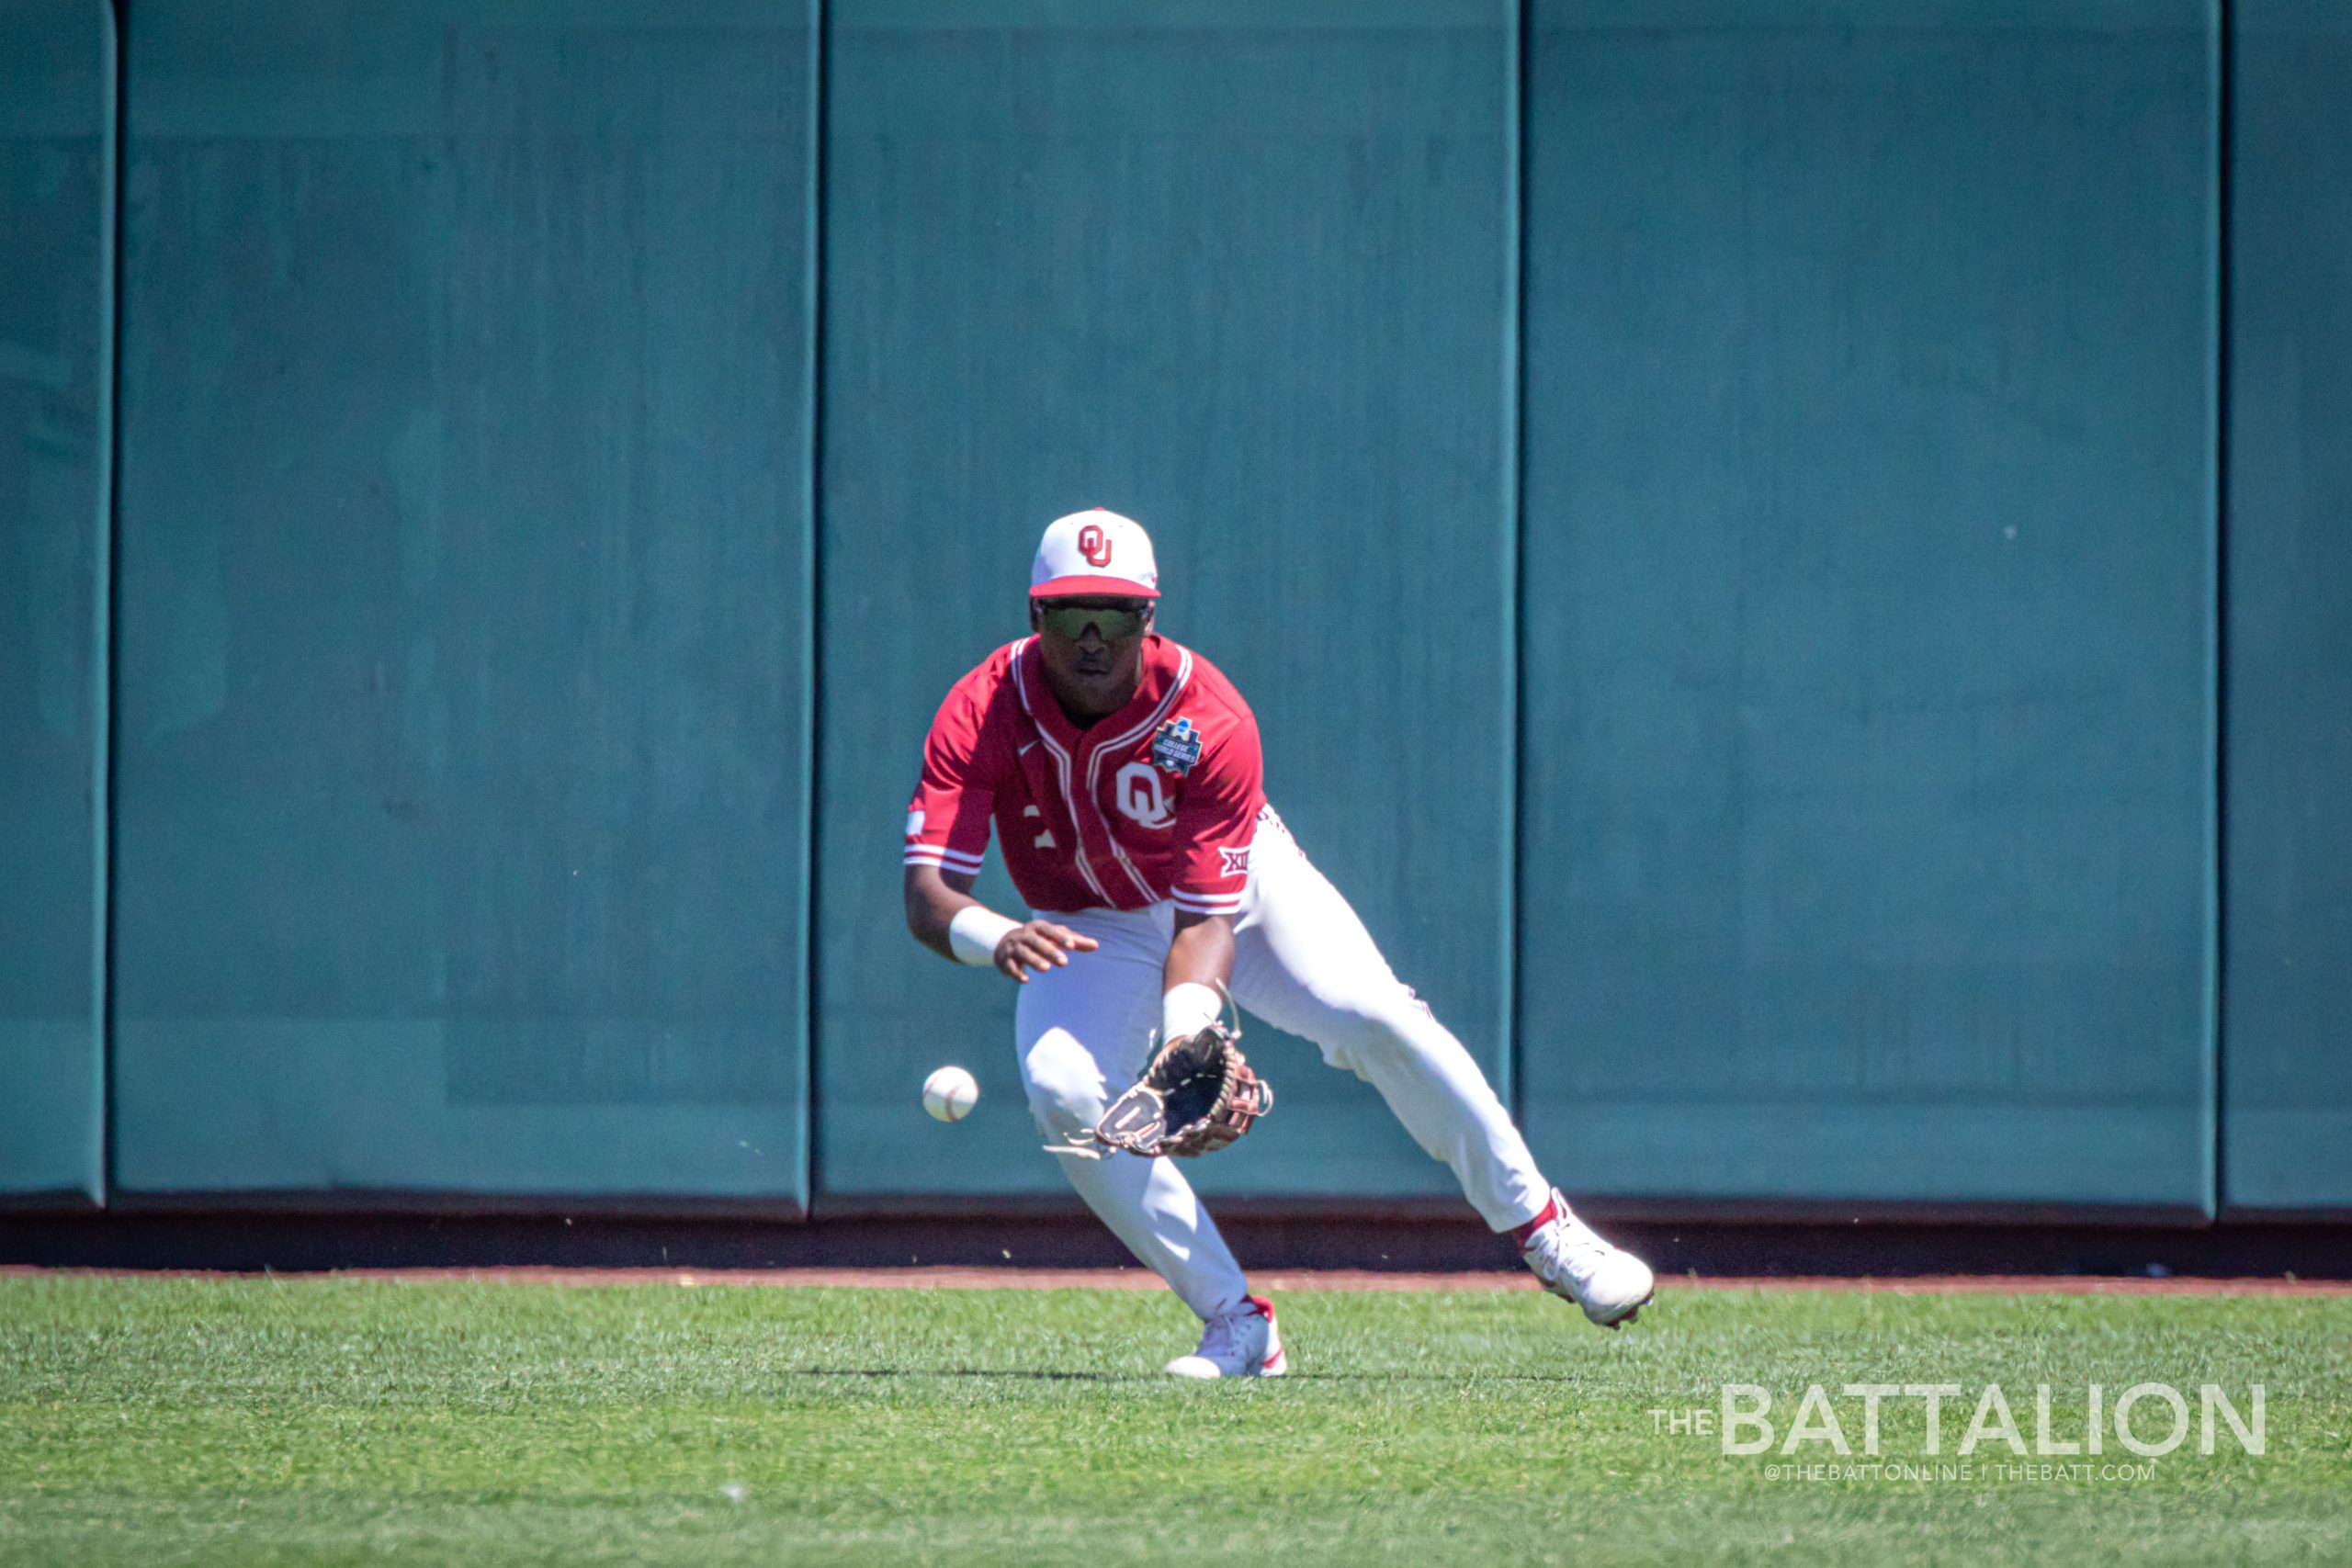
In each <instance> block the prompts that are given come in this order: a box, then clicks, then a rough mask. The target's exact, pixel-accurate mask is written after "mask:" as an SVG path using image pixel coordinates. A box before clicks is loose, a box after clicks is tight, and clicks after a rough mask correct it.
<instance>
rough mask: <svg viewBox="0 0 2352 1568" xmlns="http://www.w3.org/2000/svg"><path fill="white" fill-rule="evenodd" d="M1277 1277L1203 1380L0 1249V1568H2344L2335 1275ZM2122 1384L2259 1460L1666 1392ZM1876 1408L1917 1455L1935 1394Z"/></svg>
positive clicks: (1008, 1342)
mask: <svg viewBox="0 0 2352 1568" xmlns="http://www.w3.org/2000/svg"><path fill="white" fill-rule="evenodd" d="M1279 1304H1280V1306H1281V1309H1282V1314H1283V1328H1284V1332H1285V1337H1287V1339H1288V1340H1289V1341H1290V1344H1291V1347H1292V1360H1293V1365H1294V1367H1295V1373H1294V1375H1293V1376H1292V1377H1290V1378H1288V1379H1286V1380H1283V1381H1281V1382H1269V1383H1263V1384H1246V1383H1245V1384H1232V1385H1213V1386H1206V1387H1203V1386H1196V1385H1186V1384H1180V1383H1173V1382H1168V1381H1166V1380H1163V1379H1161V1378H1159V1376H1158V1375H1157V1368H1158V1367H1159V1363H1160V1362H1161V1361H1162V1360H1164V1359H1167V1358H1168V1357H1169V1356H1170V1355H1173V1354H1176V1353H1178V1352H1179V1351H1182V1350H1183V1349H1187V1348H1190V1345H1191V1342H1192V1339H1193V1336H1194V1333H1195V1332H1196V1325H1194V1324H1193V1320H1192V1319H1191V1318H1190V1316H1189V1315H1188V1314H1186V1313H1185V1312H1184V1311H1183V1310H1182V1307H1181V1306H1180V1305H1178V1304H1177V1303H1175V1302H1174V1301H1173V1300H1172V1298H1168V1297H1164V1296H1160V1295H1138V1294H1136V1293H1134V1292H1115V1291H1091V1290H1059V1291H1018V1292H1012V1291H1009V1292H978V1291H940V1292H917V1291H906V1290H888V1291H860V1290H852V1289H839V1288H834V1289H824V1290H786V1289H769V1290H708V1289H684V1288H680V1287H678V1286H676V1285H652V1286H632V1287H618V1288H595V1289H579V1288H565V1287H553V1286H537V1285H533V1286H516V1285H511V1284H477V1283H458V1282H447V1283H431V1284H415V1283H404V1282H402V1283H394V1282H384V1281H357V1280H334V1279H325V1280H320V1279H309V1280H235V1281H222V1280H141V1279H92V1278H53V1279H42V1278H34V1279H22V1278H19V1279H9V1280H0V1562H126V1561H129V1562H142V1563H145V1562H158V1563H161V1562H359V1561H369V1560H375V1559H379V1558H381V1557H383V1556H385V1555H387V1554H396V1555H397V1556H398V1557H399V1558H401V1560H403V1561H419V1562H424V1561H431V1562H574V1563H576V1562H694V1563H697V1564H703V1563H712V1562H779V1561H790V1562H855V1561H940V1562H949V1561H953V1562H974V1561H985V1562H1102V1561H1103V1560H1104V1559H1105V1558H1120V1559H1123V1560H1126V1561H1136V1560H1167V1561H1182V1562H1243V1561H1263V1560H1264V1559H1265V1558H1267V1557H1269V1556H1277V1555H1278V1556H1280V1557H1282V1558H1283V1559H1284V1560H1285V1561H1287V1562H1325V1561H1342V1560H1344V1561H1358V1562H1391V1561H1404V1560H1408V1559H1410V1560H1413V1561H1418V1562H1460V1561H1468V1560H1473V1559H1480V1560H1484V1559H1493V1560H1498V1561H1512V1562H1526V1561H1539V1562H1541V1561H1550V1562H1571V1561H1573V1562H1578V1563H1587V1564H1589V1563H1595V1562H1665V1561H1674V1562H1736V1561H1746V1560H1749V1559H1750V1558H1752V1557H1755V1556H1769V1555H1773V1554H1775V1553H1782V1554H1785V1553H1787V1552H1789V1551H1791V1550H1792V1549H1796V1556H1795V1559H1793V1560H1802V1561H1833V1562H1857V1563H1863V1562H1868V1563H1883V1562H1985V1561H1988V1560H1989V1561H2004V1560H2007V1561H2051V1560H2062V1559H2063V1560H2068V1561H2076V1562H2216V1561H2282V1562H2286V1561H2307V1562H2338V1561H2346V1560H2352V1526H2347V1525H2346V1520H2345V1515H2346V1503H2347V1502H2352V1300H2346V1299H2343V1298H2277V1297H2273V1298H2251V1297H2249V1298H2227V1297H2182V1298H2166V1297H2082V1296H2048V1295H2041V1296H2017V1297H2001V1296H1892V1295H1870V1294H1853V1293H1843V1292H1820V1293H1807V1292H1777V1291H1775V1292H1679V1293H1675V1294H1672V1295H1669V1296H1668V1297H1666V1298H1663V1299H1661V1301H1660V1302H1659V1303H1657V1305H1656V1306H1654V1307H1652V1308H1650V1309H1647V1310H1645V1313H1644V1314H1643V1320H1642V1322H1641V1323H1640V1324H1639V1325H1636V1326H1635V1327H1634V1328H1632V1329H1629V1330H1626V1331H1624V1332H1623V1333H1621V1334H1603V1333H1600V1332H1598V1331H1596V1330H1593V1329H1591V1328H1589V1327H1588V1326H1586V1325H1584V1324H1583V1323H1582V1322H1581V1320H1580V1319H1579V1318H1578V1317H1577V1315H1576V1314H1574V1313H1573V1311H1571V1310H1569V1309H1567V1308H1566V1307H1564V1306H1563V1305H1562V1303H1557V1302H1555V1301H1552V1300H1550V1299H1548V1298H1545V1297H1543V1296H1540V1295H1533V1294H1529V1293H1524V1292H1488V1291H1478V1292H1459V1293H1447V1292H1413V1293H1397V1294H1382V1293H1376V1292H1308V1291H1300V1292H1291V1293H1289V1294H1287V1295H1285V1296H1283V1298H1281V1301H1280V1303H1279ZM1725 1382H1740V1383H1753V1384H1759V1385H1762V1386H1764V1387H1766V1388H1767V1389H1770V1390H1771V1391H1772V1392H1773V1394H1774V1400H1775V1405H1774V1410H1773V1418H1774V1420H1775V1423H1776V1426H1777V1427H1779V1429H1780V1430H1781V1431H1782V1432H1785V1431H1786V1429H1787V1427H1788V1420H1789V1417H1790V1416H1791V1415H1792V1414H1793V1412H1794V1408H1795V1405H1796V1404H1797V1401H1798V1398H1799V1396H1800V1395H1801V1394H1802V1393H1803V1391H1804V1388H1805V1387H1806V1386H1807V1385H1808V1384H1811V1383H1816V1382H1818V1383H1821V1384H1824V1385H1826V1387H1827V1388H1828V1390H1829V1391H1830V1393H1832V1394H1833V1395H1835V1394H1837V1393H1838V1391H1839V1390H1840V1389H1841V1388H1842V1387H1843V1386H1844V1385H1845V1384H1847V1383H1849V1382H1886V1383H1925V1382H1956V1383H1960V1384H1962V1386H1963V1387H1964V1388H1965V1390H1966V1391H1967V1393H1966V1397H1965V1398H1963V1399H1962V1400H1958V1401H1954V1402H1952V1403H1951V1404H1950V1405H1948V1406H1947V1408H1946V1410H1945V1413H1944V1416H1943V1445H1944V1447H1945V1450H1946V1451H1947V1456H1949V1455H1950V1454H1951V1450H1953V1449H1954V1448H1955V1447H1956V1446H1957V1444H1958V1442H1959V1439H1960V1438H1961V1435H1962V1430H1963V1429H1964V1427H1965V1426H1966V1425H1967V1422H1968V1418H1969V1415H1970V1412H1971V1410H1972V1409H1973V1405H1974V1403H1975V1399H1976V1396H1977V1395H1978V1393H1979V1392H1980V1390H1981V1389H1982V1387H1983V1385H1984V1384H1985V1383H1987V1382H1998V1383H2000V1384H2001V1385H2002V1386H2003V1388H2004V1390H2005V1391H2006V1392H2007V1394H2008V1396H2009V1398H2010V1402H2011V1404H2012V1405H2013V1407H2014V1410H2015V1414H2016V1415H2017V1416H2018V1422H2019V1425H2020V1427H2022V1428H2023V1430H2024V1432H2025V1433H2026V1435H2027V1437H2028V1438H2029V1440H2030V1438H2031V1437H2032V1433H2033V1412H2032V1402H2033V1398H2034V1389H2035V1387H2036V1385H2037V1384H2041V1383H2048V1384H2050V1385H2051V1386H2052V1410H2053V1422H2052V1426H2053V1433H2054V1435H2057V1436H2059V1437H2061V1438H2066V1437H2075V1438H2079V1436H2080V1431H2081V1427H2082V1426H2083V1420H2084V1410H2083V1406H2084V1401H2085V1390H2086V1385H2087V1384H2089V1383H2092V1382H2098V1383H2101V1384H2103V1385H2104V1387H2105V1389H2106V1397H2107V1399H2108V1400H2109V1403H2110V1404H2111V1402H2112V1401H2113V1399H2114V1398H2115V1396H2116V1395H2117V1394H2118V1393H2120V1391H2121V1390H2122V1389H2123V1388H2125V1387H2128V1386H2130V1385H2131V1384H2132V1383H2136V1382H2167V1383H2171V1384H2173V1385H2175V1386H2177V1387H2178V1388H2180V1389H2182V1390H2183V1391H2184V1393H2187V1394H2188V1397H2189V1398H2190V1400H2191V1401H2192V1414H2193V1402H2194V1400H2195V1398H2196V1389H2197V1387H2198V1386H2199V1384H2202V1383H2207V1382H2211V1383H2218V1384H2220V1385H2222V1387H2223V1388H2225V1389H2226V1390H2228V1391H2229V1393H2231V1395H2232V1397H2233V1399H2234V1400H2235V1401H2236V1402H2237V1403H2238V1404H2239V1405H2240V1407H2241V1408H2242V1409H2243V1408H2244V1406H2245V1390H2246V1389H2247V1388H2248V1386H2249V1385H2251V1384H2254V1383H2257V1382H2258V1383H2262V1384H2264V1385H2265V1387H2266V1390H2267V1438H2268V1445H2267V1446H2268V1451H2267V1454H2265V1455H2262V1456H2259V1457H2256V1456H2249V1455H2245V1454H2241V1453H2239V1452H2238V1451H2237V1450H2236V1448H2235V1445H2234V1444H2233V1442H2231V1441H2230V1440H2229V1439H2228V1438H2227V1437H2226V1435H2225V1436H2224V1438H2223V1444H2222V1450H2223V1451H2222V1452H2221V1453H2219V1454H2217V1455H2215V1456H2213V1457H2212V1458H2211V1459H2206V1458H2201V1457H2199V1456H2198V1455H2197V1454H2196V1453H2195V1451H2194V1450H2195V1447H2196V1442H2195V1433H2194V1428H2193V1426H2192V1432H2191V1439H2190V1441H2189V1443H2188V1445H2187V1446H2186V1447H2185V1448H2184V1449H2183V1450H2181V1451H2179V1452H2177V1453H2176V1454H2173V1455H2171V1456H2168V1457H2166V1458H2165V1459H2163V1460H2160V1461H2155V1464H2156V1473H2155V1475H2154V1478H2153V1479H2151V1480H2146V1481H2139V1482H2131V1483H2110V1484H2105V1485H2100V1484H2080V1483H1983V1482H1981V1481H1973V1482H1969V1483H1961V1482H1936V1481H1928V1482H1925V1483H1899V1482H1888V1481H1879V1482H1875V1483H1872V1482H1841V1483H1789V1482H1787V1481H1784V1480H1775V1479H1772V1478H1770V1476H1769V1475H1768V1473H1767V1461H1766V1460H1765V1459H1764V1458H1754V1459H1751V1458H1746V1457H1726V1456H1725V1455H1724V1453H1723V1452H1722V1451H1721V1446H1720V1443H1719V1441H1718V1440H1717V1439H1715V1438H1705V1437H1697V1436H1690V1435H1677V1434H1669V1433H1664V1432H1661V1431H1659V1430H1658V1429H1657V1427H1659V1425H1660V1424H1661V1423H1660V1420H1659V1417H1658V1416H1657V1415H1656V1414H1655V1413H1656V1412H1658V1411H1661V1410H1687V1409H1691V1408H1712V1407H1714V1406H1716V1405H1717V1404H1718V1403H1719V1400H1720V1390H1721V1387H1722V1385H1723V1384H1724V1383H1725ZM1837 1408H1838V1414H1839V1416H1841V1418H1842V1419H1843V1420H1844V1422H1845V1423H1846V1425H1847V1427H1848V1437H1849V1441H1850V1442H1851V1443H1853V1444H1855V1445H1857V1446H1858V1445H1859V1443H1860V1436H1861V1434H1860V1423H1859V1420H1858V1418H1857V1417H1858V1414H1859V1404H1858V1402H1855V1401H1851V1400H1843V1399H1841V1400H1839V1402H1838V1406H1837ZM2158 1414H2159V1412H2158V1411H2157V1410H2156V1409H2155V1407H2154V1406H2151V1407H2149V1408H2148V1410H2146V1411H2145V1412H2143V1416H2142V1422H2141V1427H2142V1429H2143V1431H2154V1430H2155V1429H2156V1428H2157V1427H2160V1426H2161V1425H2162V1423H2161V1422H2160V1421H2159V1420H2157V1419H2156V1417H2157V1416H2158ZM1881 1420H1882V1447H1883V1450H1885V1453H1886V1455H1887V1456H1888V1457H1890V1458H1898V1459H1904V1460H1908V1461H1912V1462H1914V1463H1915V1464H1916V1463H1919V1462H1923V1461H1924V1462H1927V1463H1929V1464H1932V1462H1933V1461H1926V1460H1925V1456H1924V1447H1925V1418H1924V1414H1923V1412H1922V1410H1921V1408H1920V1404H1919V1402H1917V1401H1898V1402H1890V1403H1889V1404H1888V1405H1887V1406H1886V1408H1885V1409H1884V1410H1883V1414H1882V1417H1881ZM1774 1457H1777V1456H1774ZM1792 1457H1794V1458H1796V1459H1802V1460H1804V1461H1808V1462H1812V1461H1831V1460H1834V1459H1835V1458H1836V1456H1835V1455H1834V1454H1833V1453H1831V1452H1830V1451H1829V1450H1828V1448H1827V1446H1826V1444H1821V1443H1815V1444H1809V1445H1807V1446H1806V1447H1805V1448H1804V1450H1803V1451H1802V1452H1801V1453H1800V1454H1798V1455H1796V1456H1792ZM1975 1457H1976V1458H1977V1459H1978V1461H1980V1463H1981V1461H1983V1460H1984V1459H1985V1458H1993V1459H1997V1460H2000V1461H2009V1460H2010V1459H2011V1457H2012V1456H2010V1455H2009V1454H2008V1452H2007V1450H2006V1448H2005V1447H1999V1446H1997V1445H1996V1446H1995V1447H1991V1448H1985V1449H1980V1450H1979V1452H1978V1455H1977V1456H1975ZM2109 1457H2110V1458H2115V1459H2124V1460H2129V1459H2130V1456H2129V1455H2126V1454H2121V1453H2120V1452H2118V1451H2116V1446H2115V1444H2114V1443H2113V1442H2112V1441H2110V1442H2109Z"/></svg>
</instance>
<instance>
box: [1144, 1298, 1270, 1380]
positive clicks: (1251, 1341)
mask: <svg viewBox="0 0 2352 1568" xmlns="http://www.w3.org/2000/svg"><path fill="white" fill-rule="evenodd" d="M1165 1370H1166V1371H1167V1373H1168V1375H1169V1376H1170V1377H1171V1378H1200V1379H1203V1380H1206V1379H1209V1378H1278V1377H1280V1376H1282V1375H1283V1373H1284V1372H1286V1371H1290V1362H1289V1361H1288V1359H1285V1358H1284V1357H1283V1336H1282V1330H1281V1329H1279V1328H1277V1327H1275V1326H1274V1303H1272V1302H1270V1301H1268V1300H1267V1299H1266V1298H1265V1297H1263V1296H1244V1297H1242V1298H1241V1304H1240V1305H1239V1306H1238V1307H1235V1308H1234V1309H1233V1310H1232V1311H1231V1312H1227V1313H1220V1314H1217V1315H1216V1316H1215V1317H1213V1318H1211V1319H1209V1320H1208V1322H1207V1323H1206V1324H1205V1325H1203V1327H1202V1329H1201V1348H1199V1349H1197V1350H1195V1351H1193V1353H1192V1354H1191V1355H1189V1356H1179V1357H1177V1358H1176V1359H1174V1360H1172V1361H1170V1362H1169V1363H1168V1366H1167V1368H1166V1369H1165Z"/></svg>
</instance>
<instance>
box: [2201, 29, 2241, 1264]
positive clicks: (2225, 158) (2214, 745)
mask: <svg viewBox="0 0 2352 1568" xmlns="http://www.w3.org/2000/svg"><path fill="white" fill-rule="evenodd" d="M2208 26H2209V28H2210V31H2209V32H2208V34H2207V38H2208V40H2209V50H2208V63H2207V70H2208V72H2209V73H2210V75H2209V84H2210V85H2209V89H2208V92H2209V96H2210V97H2211V103H2212V108H2211V118H2210V120H2209V121H2208V125H2207V130H2208V137H2207V156H2208V157H2209V158H2211V160H2212V162H2211V165H2210V168H2209V171H2208V173H2209V176H2210V179H2211V187H2210V188H2211V190H2212V192H2213V206H2212V217H2211V220H2209V222H2208V229H2207V243H2209V244H2210V245H2211V253H2210V254H2211V262H2212V293H2211V302H2210V305H2209V309H2210V310H2211V315H2210V316H2209V317H2208V326H2209V329H2210V330H2209V332H2208V334H2207V348H2208V350H2209V351H2210V353H2211V356H2212V357H2211V361H2210V362H2209V369H2208V374H2209V375H2210V376H2211V387H2210V388H2209V389H2208V390H2209V397H2208V401H2207V407H2208V411H2209V412H2210V415H2211V420H2212V428H2211V431H2210V432H2209V436H2210V440H2211V447H2210V450H2211V454H2212V472H2211V481H2212V493H2211V518H2210V520H2209V522H2208V524H2207V529H2208V534H2207V544H2208V547H2209V549H2210V551H2211V561H2212V567H2213V581H2212V592H2211V597H2210V599H2209V602H2208V604H2207V611H2206V614H2207V625H2206V637H2205V690H2206V723H2207V726H2208V734H2207V745H2208V747H2209V749H2210V750H2209V752H2208V761H2209V763H2210V766H2211V784H2212V787H2211V799H2210V802H2209V805H2208V814H2207V819H2206V843H2205V848H2206V856H2205V875H2206V887H2205V996H2204V1004H2205V1071H2206V1086H2205V1087H2206V1092H2205V1114H2206V1117H2207V1118H2208V1126H2207V1129H2206V1131H2207V1134H2208V1137H2207V1143H2206V1151H2207V1159H2206V1167H2205V1187H2206V1213H2207V1215H2208V1216H2209V1219H2213V1218H2218V1217H2219V1216H2220V1214H2221V1213H2222V1201H2223V1180H2224V1176H2225V1171H2226V1161H2227V1158H2228V1148H2227V1144H2226V1139H2227V1136H2228V1134H2227V1133H2226V1131H2225V1121H2224V1118H2223V1115H2222V1110H2223V1097H2224V1095H2225V1094H2226V1092H2227V1091H2226V1089H2225V1088H2224V1086H2223V1082H2222V1051H2223V1050H2224V1049H2225V1048H2226V1042H2225V1041H2224V1040H2223V1039H2222V998H2223V996H2224V993H2225V990H2226V987H2227V986H2228V984H2229V975H2228V968H2227V965H2228V933H2227V931H2225V930H2224V928H2223V924H2222V921H2223V919H2224V916H2225V915H2226V913H2227V909H2226V900H2227V897H2228V895H2227V892H2226V891H2225V886H2226V882H2227V875H2226V873H2227V864H2228V863H2227V854H2228V845H2229V824H2228V819H2227V815H2226V813H2227V809H2228V806H2229V751H2228V742H2229V724H2228V712H2227V705H2228V700H2229V699H2228V683H2227V682H2226V681H2225V680H2224V678H2223V675H2224V671H2225V669H2226V667H2227V660H2228V656H2229V648H2228V639H2229V571H2230V563H2229V536H2230V535H2229V505H2230V497H2229V479H2230V243H2231V235H2230V204H2231V200H2232V196H2233V192H2232V188H2231V180H2230V149H2231V130H2232V128H2231V110H2232V107H2233V104H2232V96H2231V82H2230V76H2231V70H2232V62H2233V51H2232V49H2231V37H2232V34H2233V31H2234V30H2235V28H2236V10H2235V6H2234V4H2233V0H2213V6H2212V9H2211V11H2210V12H2209V13H2208Z"/></svg>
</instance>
